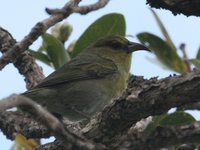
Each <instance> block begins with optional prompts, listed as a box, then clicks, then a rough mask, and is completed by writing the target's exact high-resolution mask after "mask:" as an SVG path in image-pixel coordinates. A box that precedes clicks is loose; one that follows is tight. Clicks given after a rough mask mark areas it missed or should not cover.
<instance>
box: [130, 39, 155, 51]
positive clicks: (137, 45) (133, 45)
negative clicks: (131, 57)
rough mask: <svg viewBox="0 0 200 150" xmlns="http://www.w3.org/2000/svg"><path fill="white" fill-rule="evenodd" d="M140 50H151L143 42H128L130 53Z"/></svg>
mask: <svg viewBox="0 0 200 150" xmlns="http://www.w3.org/2000/svg"><path fill="white" fill-rule="evenodd" d="M139 50H146V51H149V52H150V51H151V50H150V49H149V48H147V47H146V46H144V45H143V44H140V43H135V42H130V41H129V43H128V51H129V52H130V53H132V52H135V51H139Z"/></svg>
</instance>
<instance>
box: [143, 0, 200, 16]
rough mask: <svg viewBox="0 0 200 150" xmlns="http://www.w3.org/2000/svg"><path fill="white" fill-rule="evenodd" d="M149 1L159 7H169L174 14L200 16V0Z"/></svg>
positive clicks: (152, 5)
mask: <svg viewBox="0 0 200 150" xmlns="http://www.w3.org/2000/svg"><path fill="white" fill-rule="evenodd" d="M147 3H148V4H149V5H150V6H151V7H153V8H158V9H161V8H163V9H167V10H169V11H171V12H172V13H173V14H174V15H177V14H184V15H186V16H200V9H199V7H200V1H199V0H147Z"/></svg>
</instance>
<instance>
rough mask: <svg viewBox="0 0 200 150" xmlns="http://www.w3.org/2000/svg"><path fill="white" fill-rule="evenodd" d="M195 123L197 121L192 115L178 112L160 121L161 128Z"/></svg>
mask: <svg viewBox="0 0 200 150" xmlns="http://www.w3.org/2000/svg"><path fill="white" fill-rule="evenodd" d="M193 122H195V119H194V117H192V116H191V115H190V114H188V113H186V112H183V111H177V112H175V113H172V114H169V115H167V116H166V117H164V118H163V119H162V120H161V121H160V125H161V126H172V125H185V124H190V123H193Z"/></svg>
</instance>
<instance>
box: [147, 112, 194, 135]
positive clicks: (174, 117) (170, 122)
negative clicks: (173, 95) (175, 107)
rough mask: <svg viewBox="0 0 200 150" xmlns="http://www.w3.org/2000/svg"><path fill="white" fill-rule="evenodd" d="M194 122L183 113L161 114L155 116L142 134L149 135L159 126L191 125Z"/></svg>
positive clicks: (188, 115)
mask: <svg viewBox="0 0 200 150" xmlns="http://www.w3.org/2000/svg"><path fill="white" fill-rule="evenodd" d="M195 121H196V120H195V119H194V118H193V117H192V116H191V115H190V114H188V113H186V112H183V111H177V112H175V113H172V114H163V115H159V116H155V117H154V118H153V120H152V122H151V123H150V124H149V125H148V126H147V128H146V129H145V131H144V132H145V134H149V133H151V132H152V131H154V130H155V129H156V128H157V127H160V126H175V125H176V126H178V125H185V124H191V123H193V122H195Z"/></svg>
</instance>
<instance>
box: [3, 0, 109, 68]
mask: <svg viewBox="0 0 200 150" xmlns="http://www.w3.org/2000/svg"><path fill="white" fill-rule="evenodd" d="M108 1H109V0H99V1H98V2H96V3H95V4H93V5H89V6H82V7H78V4H79V2H80V0H70V1H69V2H68V3H67V4H66V5H65V6H64V7H63V8H61V9H60V13H56V14H52V15H51V16H50V17H49V18H47V19H45V20H43V21H41V22H38V23H37V24H36V25H35V26H34V27H33V28H32V30H31V31H30V33H29V34H28V35H27V36H25V37H24V39H22V41H21V42H19V43H16V44H15V45H14V46H13V47H12V48H11V49H10V50H9V51H8V52H6V53H5V54H4V55H3V56H2V57H1V58H0V70H2V69H3V68H4V67H5V66H6V65H7V64H8V63H10V62H11V61H12V62H14V61H15V60H16V59H17V58H18V57H19V56H20V55H19V54H21V53H22V52H24V51H25V50H27V49H28V47H29V46H30V45H31V44H32V43H33V42H34V41H35V40H37V38H38V37H39V36H40V35H42V34H43V33H45V32H46V31H47V29H49V28H50V27H51V26H53V25H55V24H56V23H58V22H60V21H62V20H63V19H65V18H67V17H68V16H69V15H71V14H72V13H74V12H79V13H81V12H84V14H85V13H88V12H91V11H94V10H97V9H100V8H102V7H104V6H105V5H106V4H107V3H108Z"/></svg>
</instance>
